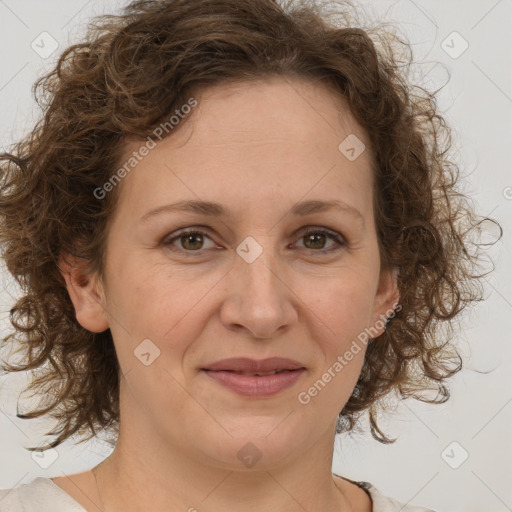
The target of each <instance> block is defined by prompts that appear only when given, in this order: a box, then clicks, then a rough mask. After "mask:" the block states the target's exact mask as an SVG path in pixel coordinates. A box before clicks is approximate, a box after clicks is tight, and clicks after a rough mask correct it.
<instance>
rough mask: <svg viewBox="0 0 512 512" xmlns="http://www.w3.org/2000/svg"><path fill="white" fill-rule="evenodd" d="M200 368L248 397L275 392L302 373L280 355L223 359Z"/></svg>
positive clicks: (282, 389) (216, 380) (301, 366)
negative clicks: (257, 358) (266, 357)
mask: <svg viewBox="0 0 512 512" xmlns="http://www.w3.org/2000/svg"><path fill="white" fill-rule="evenodd" d="M201 370H202V371H203V372H204V374H205V375H206V376H208V377H210V378H211V379H213V380H214V381H215V382H217V383H219V384H220V385H222V386H223V387H224V388H228V389H229V390H231V391H232V392H235V393H236V394H238V395H242V396H245V397H250V398H269V397H272V396H274V395H277V394H278V393H280V392H281V391H284V390H286V389H288V388H291V387H292V386H294V385H295V384H296V383H297V382H298V381H299V379H300V378H301V377H302V375H303V374H304V373H305V372H306V368H305V367H304V366H303V365H302V363H299V362H298V361H294V360H293V359H285V358H283V357H270V358H268V359H262V360H259V361H258V360H256V359H249V358H244V357H239V358H233V359H223V360H222V361H217V362H216V363H213V364H211V365H208V366H207V367H205V368H202V369H201Z"/></svg>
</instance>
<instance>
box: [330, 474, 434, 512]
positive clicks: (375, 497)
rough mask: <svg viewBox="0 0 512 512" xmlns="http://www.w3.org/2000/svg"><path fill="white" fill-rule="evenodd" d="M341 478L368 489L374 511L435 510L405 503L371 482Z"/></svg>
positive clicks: (423, 511) (432, 511) (430, 511)
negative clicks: (386, 493)
mask: <svg viewBox="0 0 512 512" xmlns="http://www.w3.org/2000/svg"><path fill="white" fill-rule="evenodd" d="M337 476H340V475H337ZM340 478H343V479H344V480H348V481H349V482H351V483H353V484H355V485H357V486H358V487H360V488H362V489H364V490H365V491H366V493H367V494H368V495H369V496H370V498H371V500H372V512H435V511H434V510H432V509H429V508H425V507H419V506H415V505H412V504H410V503H404V502H402V501H399V500H396V499H394V498H390V497H389V496H386V495H384V494H383V493H382V492H380V491H379V489H377V488H376V487H375V486H374V485H373V484H371V483H370V482H357V481H354V480H350V479H349V478H345V477H340Z"/></svg>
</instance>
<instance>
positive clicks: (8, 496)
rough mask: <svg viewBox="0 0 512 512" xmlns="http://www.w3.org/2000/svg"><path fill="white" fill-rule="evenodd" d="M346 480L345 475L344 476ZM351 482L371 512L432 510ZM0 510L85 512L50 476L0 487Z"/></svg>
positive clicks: (11, 511) (368, 485)
mask: <svg viewBox="0 0 512 512" xmlns="http://www.w3.org/2000/svg"><path fill="white" fill-rule="evenodd" d="M347 480H348V479H347ZM350 481H351V482H353V483H355V484H356V485H359V487H362V488H363V489H365V490H366V492H367V493H368V494H369V495H370V497H371V499H372V502H373V507H372V511H373V512H434V511H433V510H430V509H427V508H423V507H415V506H413V505H405V504H404V503H402V502H400V501H397V500H394V499H392V498H388V497H386V496H384V495H383V494H381V493H380V492H379V491H378V490H377V489H376V488H375V487H374V486H373V485H372V484H370V483H368V482H354V481H352V480H350ZM0 512H87V511H86V510H85V509H84V508H83V507H82V506H81V505H79V504H78V503H77V502H76V501H75V500H74V499H73V498H72V497H71V496H70V495H69V494H68V493H67V492H65V491H64V490H63V489H61V488H60V487H59V486H58V485H57V484H56V483H54V482H53V480H51V479H50V478H43V477H38V478H35V479H34V480H32V481H31V482H30V483H28V484H22V485H20V486H18V487H15V488H13V489H5V490H0Z"/></svg>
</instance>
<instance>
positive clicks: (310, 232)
mask: <svg viewBox="0 0 512 512" xmlns="http://www.w3.org/2000/svg"><path fill="white" fill-rule="evenodd" d="M318 234H322V235H325V236H326V237H328V238H329V239H331V240H332V241H334V242H336V243H337V244H338V246H337V247H336V246H335V247H331V248H329V249H307V248H306V250H307V251H310V252H313V253H317V254H318V253H319V254H329V253H331V252H335V251H338V250H340V249H342V248H344V247H345V246H346V245H347V243H346V241H345V239H344V238H343V237H342V236H341V235H339V234H338V233H336V232H335V231H330V230H328V229H325V228H309V229H307V231H306V232H304V233H303V234H302V235H301V236H300V237H299V239H302V238H304V237H306V236H308V235H318ZM190 235H200V236H202V237H207V238H210V240H211V237H209V236H208V233H206V232H205V231H201V230H198V229H190V230H185V231H182V232H179V233H178V234H176V235H175V236H173V237H172V238H169V239H167V240H164V242H163V245H165V246H166V247H168V248H169V249H170V250H172V251H177V252H181V253H182V254H186V255H187V256H191V257H194V256H198V255H201V254H202V253H203V252H204V251H203V250H201V249H198V250H196V251H191V250H186V249H180V248H178V247H175V246H173V245H172V242H174V241H175V240H179V239H180V238H183V237H185V236H190Z"/></svg>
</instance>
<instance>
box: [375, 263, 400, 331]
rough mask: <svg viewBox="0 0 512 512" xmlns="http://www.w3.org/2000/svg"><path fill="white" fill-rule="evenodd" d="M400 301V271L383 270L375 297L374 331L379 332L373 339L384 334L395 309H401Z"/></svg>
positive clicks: (392, 269) (393, 269)
mask: <svg viewBox="0 0 512 512" xmlns="http://www.w3.org/2000/svg"><path fill="white" fill-rule="evenodd" d="M399 300H400V292H399V291H398V269H397V268H388V269H383V270H381V273H380V277H379V286H378V288H377V293H376V295H375V302H374V309H373V323H372V326H373V329H374V330H375V331H377V332H378V334H377V335H376V336H373V337H375V338H377V337H378V336H380V335H381V334H382V333H383V332H384V330H385V327H384V326H385V324H386V320H387V319H388V317H389V316H391V315H392V314H393V311H395V309H397V310H398V309H400V306H399V305H398V301H399ZM397 306H398V307H397Z"/></svg>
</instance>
